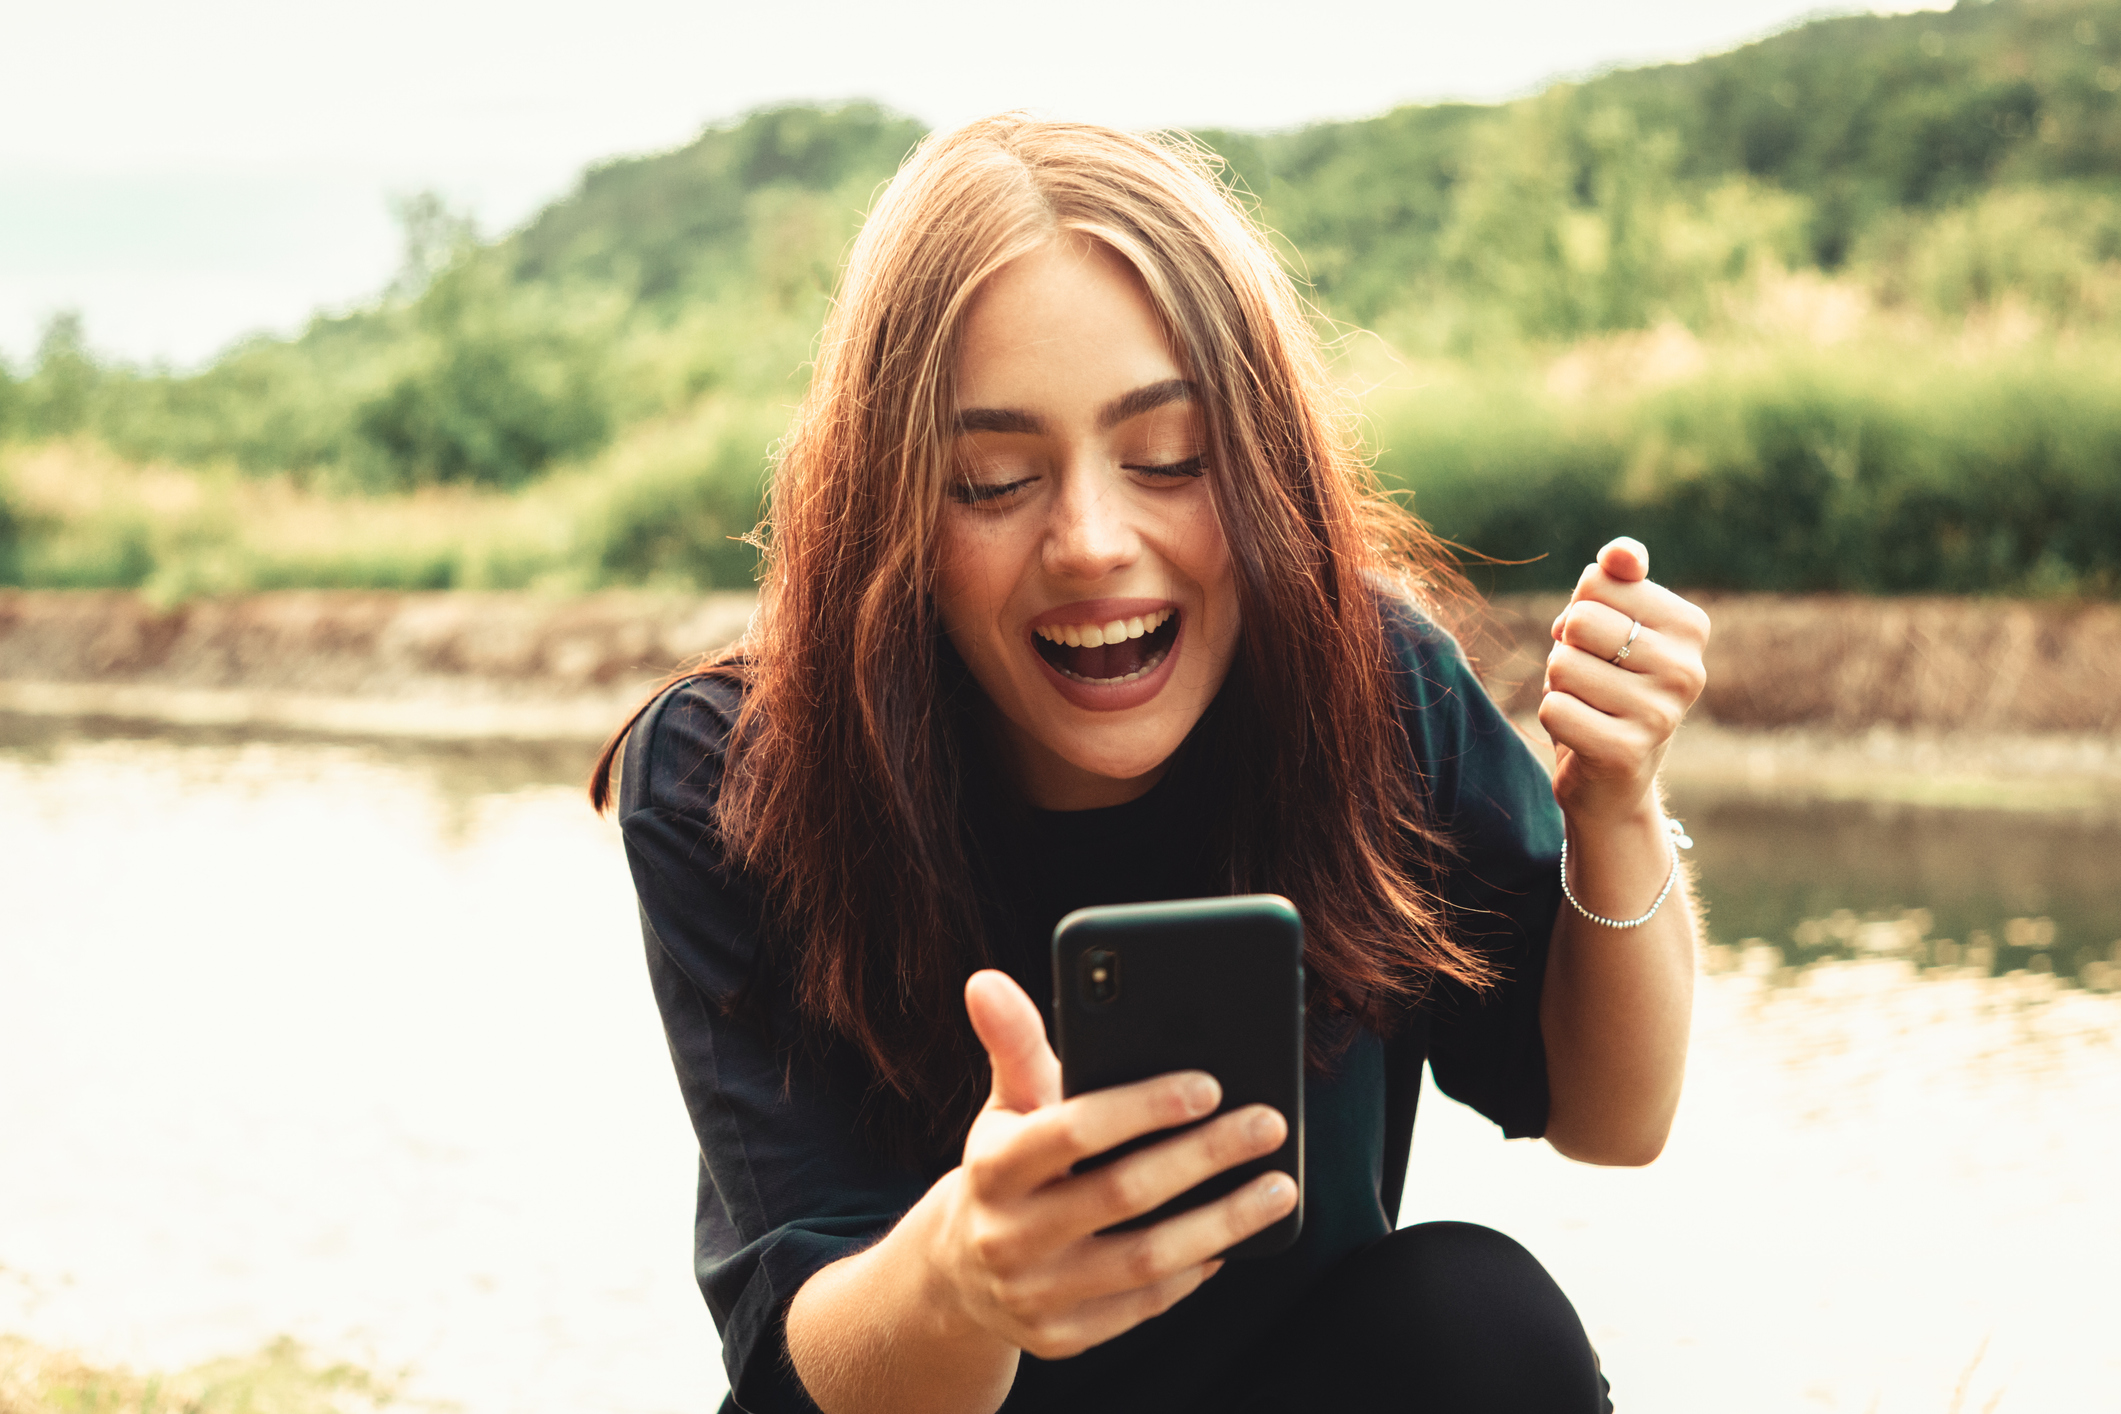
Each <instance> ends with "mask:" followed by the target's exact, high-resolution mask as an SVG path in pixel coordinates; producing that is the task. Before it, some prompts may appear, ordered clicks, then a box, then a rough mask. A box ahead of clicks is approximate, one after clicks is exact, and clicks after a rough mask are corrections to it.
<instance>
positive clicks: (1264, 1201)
mask: <svg viewBox="0 0 2121 1414" xmlns="http://www.w3.org/2000/svg"><path fill="white" fill-rule="evenodd" d="M1289 1191H1290V1190H1289V1180H1287V1179H1286V1178H1282V1177H1280V1176H1278V1175H1277V1176H1276V1177H1275V1179H1274V1181H1273V1182H1271V1183H1269V1184H1268V1185H1267V1186H1266V1187H1265V1188H1262V1189H1261V1190H1260V1191H1259V1205H1260V1206H1261V1207H1262V1208H1279V1207H1280V1206H1281V1205H1282V1203H1283V1201H1284V1200H1286V1199H1287V1198H1288V1196H1289Z"/></svg>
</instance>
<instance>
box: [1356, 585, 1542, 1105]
mask: <svg viewBox="0 0 2121 1414" xmlns="http://www.w3.org/2000/svg"><path fill="white" fill-rule="evenodd" d="M1393 631H1394V638H1395V640H1396V647H1397V648H1398V656H1399V687H1400V692H1401V702H1402V720H1403V721H1404V722H1405V724H1406V729H1407V738H1408V743H1409V745H1410V746H1411V747H1412V749H1413V754H1414V759H1415V764H1416V765H1417V767H1418V768H1419V769H1420V771H1421V773H1422V777H1423V779H1424V781H1425V782H1426V785H1427V793H1428V799H1429V802H1430V806H1431V809H1432V810H1433V811H1434V812H1435V818H1436V820H1437V821H1438V823H1440V824H1441V825H1442V826H1443V828H1444V830H1445V831H1446V833H1447V835H1448V837H1449V838H1450V840H1451V842H1452V844H1453V845H1454V846H1455V848H1456V854H1455V857H1449V858H1446V859H1445V860H1444V861H1443V862H1442V872H1441V877H1440V879H1439V883H1438V889H1439V892H1440V893H1441V894H1442V897H1443V900H1444V904H1445V907H1446V912H1447V915H1448V919H1449V924H1450V926H1451V928H1452V929H1453V932H1454V934H1455V936H1456V937H1458V938H1459V940H1461V941H1462V942H1465V943H1467V944H1469V945H1470V946H1472V947H1474V948H1476V949H1478V950H1479V951H1480V952H1481V953H1482V955H1483V956H1485V957H1486V958H1487V959H1488V961H1489V962H1490V963H1491V964H1492V965H1493V966H1494V968H1495V970H1496V972H1497V974H1498V981H1497V982H1496V984H1495V985H1494V986H1492V987H1490V988H1487V989H1485V990H1479V991H1476V990H1475V989H1473V988H1470V987H1467V986H1464V985H1463V984H1460V983H1456V982H1450V981H1439V982H1438V984H1437V985H1436V986H1435V987H1433V988H1432V989H1431V991H1430V994H1429V996H1428V997H1427V999H1426V1000H1425V1002H1424V1009H1425V1010H1426V1011H1427V1013H1428V1031H1429V1047H1428V1050H1429V1068H1430V1072H1431V1073H1432V1074H1433V1075H1434V1076H1435V1078H1436V1085H1437V1088H1439V1089H1440V1090H1442V1091H1443V1092H1444V1093H1445V1094H1447V1095H1449V1096H1451V1097H1452V1098H1453V1099H1455V1100H1459V1101H1461V1102H1463V1103H1465V1104H1467V1105H1470V1106H1472V1107H1473V1108H1474V1109H1476V1110H1478V1111H1480V1112H1481V1113H1482V1114H1484V1115H1486V1116H1487V1117H1488V1118H1489V1119H1491V1120H1493V1121H1494V1122H1495V1123H1496V1124H1498V1125H1500V1126H1501V1127H1502V1131H1503V1133H1504V1135H1505V1136H1507V1137H1509V1138H1511V1139H1529V1138H1536V1137H1538V1136H1539V1135H1542V1134H1544V1133H1545V1132H1546V1125H1547V1101H1548V1096H1547V1065H1546V1042H1545V1039H1544V1037H1543V1036H1542V1035H1541V1033H1540V1029H1539V997H1540V990H1541V986H1542V983H1543V982H1544V979H1545V974H1546V963H1547V947H1548V943H1549V940H1550V939H1551V938H1552V936H1553V931H1554V918H1555V912H1556V910H1557V909H1558V908H1559V907H1560V905H1561V887H1560V882H1559V877H1560V876H1559V875H1558V874H1557V872H1556V870H1557V868H1558V866H1559V861H1560V858H1561V830H1562V822H1561V810H1560V807H1559V806H1558V805H1556V804H1555V802H1554V790H1553V784H1552V781H1551V779H1550V778H1549V777H1548V775H1547V772H1546V768H1545V767H1544V766H1542V765H1541V764H1540V762H1539V760H1538V758H1537V757H1535V756H1534V755H1533V754H1532V749H1531V747H1530V746H1529V745H1527V744H1526V742H1525V740H1524V738H1522V737H1521V736H1519V735H1518V734H1517V731H1516V729H1515V728H1514V727H1512V726H1511V725H1510V723H1509V720H1508V719H1507V718H1505V717H1504V716H1503V715H1502V712H1501V711H1500V710H1499V709H1498V708H1497V707H1496V706H1495V703H1494V701H1493V700H1492V699H1491V698H1490V697H1489V696H1488V694H1487V691H1486V689H1484V688H1483V687H1481V685H1480V680H1479V679H1478V678H1477V677H1475V676H1474V674H1473V670H1472V668H1471V666H1470V665H1468V664H1467V662H1466V659H1465V655H1464V653H1463V652H1461V651H1460V649H1459V647H1458V644H1457V643H1456V641H1454V640H1453V639H1452V638H1451V637H1450V635H1449V634H1447V633H1445V632H1444V631H1443V630H1442V629H1440V628H1437V627H1436V626H1435V625H1433V624H1431V623H1429V622H1427V621H1426V620H1424V619H1420V618H1417V617H1415V616H1413V615H1412V614H1411V613H1407V614H1406V615H1405V617H1403V618H1399V619H1398V621H1397V622H1395V623H1394V624H1393Z"/></svg>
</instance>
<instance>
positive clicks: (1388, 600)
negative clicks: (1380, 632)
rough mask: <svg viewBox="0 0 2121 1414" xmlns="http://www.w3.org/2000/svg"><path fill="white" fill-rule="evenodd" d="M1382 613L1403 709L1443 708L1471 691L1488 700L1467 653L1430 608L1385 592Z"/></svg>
mask: <svg viewBox="0 0 2121 1414" xmlns="http://www.w3.org/2000/svg"><path fill="white" fill-rule="evenodd" d="M1378 614H1379V617H1380V618H1381V619H1382V620H1383V622H1384V631H1385V648H1386V651H1387V653H1388V654H1389V655H1390V658H1391V670H1392V674H1393V677H1394V678H1395V679H1396V682H1395V684H1394V685H1395V686H1396V687H1397V688H1398V689H1399V692H1400V695H1401V698H1402V699H1403V701H1402V705H1403V706H1404V707H1408V708H1412V709H1415V710H1419V709H1421V708H1424V707H1428V706H1432V705H1442V704H1444V703H1447V702H1449V701H1450V699H1452V698H1453V697H1462V696H1463V695H1464V694H1465V693H1466V692H1467V691H1468V690H1469V689H1470V690H1471V691H1472V693H1473V694H1474V695H1475V696H1476V697H1478V698H1479V699H1480V700H1481V701H1482V702H1485V701H1486V694H1485V692H1484V691H1482V689H1481V687H1480V679H1479V677H1478V676H1477V675H1476V674H1475V673H1474V672H1473V667H1472V664H1470V663H1469V662H1467V660H1466V654H1465V649H1464V648H1462V647H1460V646H1459V642H1458V639H1457V637H1456V636H1455V635H1454V634H1452V632H1451V631H1450V630H1449V629H1447V628H1445V627H1444V626H1443V624H1442V623H1441V622H1439V621H1438V619H1437V618H1436V616H1435V615H1434V614H1433V613H1432V612H1431V611H1430V610H1429V609H1428V607H1427V606H1425V605H1423V604H1421V603H1420V602H1418V601H1417V600H1415V599H1413V598H1412V597H1410V596H1409V595H1407V594H1405V593H1403V592H1399V591H1397V590H1381V591H1380V592H1379V594H1378Z"/></svg>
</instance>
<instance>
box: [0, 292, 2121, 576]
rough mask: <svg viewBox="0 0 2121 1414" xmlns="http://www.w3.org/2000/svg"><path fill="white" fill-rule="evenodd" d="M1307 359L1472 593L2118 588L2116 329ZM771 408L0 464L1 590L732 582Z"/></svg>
mask: <svg viewBox="0 0 2121 1414" xmlns="http://www.w3.org/2000/svg"><path fill="white" fill-rule="evenodd" d="M781 352H782V353H783V354H785V355H786V356H787V358H788V359H789V360H790V366H791V367H792V366H794V364H795V362H796V361H797V360H798V358H799V355H798V354H797V353H796V352H795V351H794V350H793V349H792V348H791V349H786V350H782V351H781ZM1338 353H1339V360H1340V371H1341V375H1342V377H1343V379H1344V381H1345V383H1346V385H1347V387H1348V389H1349V391H1350V392H1351V394H1352V396H1353V398H1354V400H1355V402H1356V404H1357V405H1358V407H1359V408H1360V410H1361V412H1362V414H1363V423H1362V425H1363V428H1364V431H1365V436H1366V440H1367V442H1368V444H1369V446H1370V448H1371V450H1372V452H1373V453H1374V455H1375V458H1376V464H1377V468H1378V471H1379V474H1380V476H1381V478H1382V479H1383V481H1384V482H1385V483H1386V484H1387V485H1388V486H1389V487H1391V488H1393V489H1395V490H1397V491H1401V492H1404V493H1408V494H1410V495H1411V497H1412V504H1413V507H1414V509H1415V511H1416V512H1417V513H1418V514H1420V515H1421V516H1422V517H1423V518H1424V519H1426V520H1427V521H1429V522H1430V523H1431V524H1432V525H1433V526H1434V527H1435V528H1436V529H1437V530H1438V531H1439V532H1441V533H1442V534H1443V535H1445V536H1446V537H1447V538H1449V539H1451V540H1453V541H1456V542H1458V543H1460V544H1462V545H1464V546H1466V547H1468V548H1469V549H1470V550H1472V551H1474V552H1476V554H1477V555H1478V556H1484V557H1488V558H1489V559H1491V560H1492V561H1494V562H1495V563H1491V564H1485V565H1483V566H1481V567H1480V568H1479V571H1478V573H1477V574H1476V579H1477V580H1478V581H1480V582H1481V583H1482V585H1483V587H1485V588H1488V589H1491V590H1494V591H1496V592H1506V591H1512V590H1533V589H1553V588H1563V587H1566V586H1567V585H1569V584H1571V583H1572V582H1573V579H1574V573H1575V567H1576V566H1578V565H1580V564H1582V563H1584V562H1585V561H1587V560H1588V559H1590V558H1591V556H1592V555H1593V553H1594V552H1595V551H1596V549H1597V547H1598V546H1599V545H1600V544H1602V543H1603V542H1604V541H1605V540H1606V539H1608V538H1610V537H1611V536H1613V535H1616V534H1621V533H1628V534H1633V535H1636V536H1638V537H1639V538H1641V539H1643V540H1645V541H1647V542H1649V543H1651V544H1652V545H1653V546H1654V547H1656V555H1657V566H1658V573H1659V577H1660V578H1663V579H1666V580H1668V581H1670V582H1674V583H1678V584H1683V585H1686V586H1689V587H1692V588H1705V589H1733V590H1766V591H1789V592H1857V593H1959V594H2007V595H2021V596H2036V597H2080V598H2113V597H2115V596H2117V595H2121V329H2111V330H2110V329H2107V328H2106V327H2105V326H2104V325H2103V324H2102V325H2099V326H2097V327H2092V328H2080V327H2078V326H2076V325H2074V324H2071V323H2069V322H2068V321H2065V320H2060V319H2058V318H2057V317H2055V316H2054V315H2053V314H2052V312H2051V311H2043V310H2042V309H2041V308H2039V307H2037V306H2036V305H2034V304H2032V303H2030V302H2027V301H2023V300H2006V301H2004V302H2002V303H2000V304H1997V305H1993V306H1983V307H1981V308H1980V309H1978V310H1977V311H1976V312H1975V313H1973V314H1971V315H1964V316H1950V315H1946V314H1942V313H1938V312H1936V311H1934V310H1929V309H1927V308H1925V307H1923V306H1921V305H1919V304H1917V303H1914V302H1910V301H1908V300H1905V299H1902V300H1898V301H1897V302H1894V301H1888V300H1886V299H1885V298H1884V297H1883V296H1881V294H1880V293H1879V291H1878V290H1877V289H1876V288H1875V287H1874V286H1873V285H1871V284H1866V283H1864V282H1862V281H1860V280H1858V279H1855V278H1853V277H1851V278H1844V279H1839V280H1830V279H1827V278H1825V277H1822V276H1818V275H1816V274H1808V275H1807V274H1799V275H1787V274H1780V275H1771V276H1766V277H1762V278H1760V279H1756V280H1754V281H1753V282H1751V283H1750V284H1748V285H1747V286H1745V287H1744V289H1743V290H1735V289H1734V291H1733V292H1731V294H1730V298H1729V299H1727V300H1726V301H1725V303H1724V305H1723V306H1722V307H1721V308H1720V310H1719V312H1718V313H1717V315H1716V317H1715V318H1714V319H1713V320H1711V321H1709V325H1708V327H1707V329H1706V331H1705V332H1695V331H1691V330H1689V329H1688V328H1686V327H1684V326H1681V325H1679V324H1676V323H1669V322H1667V323H1663V324H1658V325H1654V326H1652V327H1650V328H1647V329H1640V330H1632V331H1623V332H1618V333H1605V334H1598V335H1593V336H1589V337H1586V338H1582V339H1579V340H1576V341H1574V342H1571V343H1566V344H1559V345H1543V346H1529V345H1528V346H1520V347H1513V348H1511V349H1508V350H1506V351H1503V352H1500V353H1490V354H1486V355H1477V356H1476V355H1464V354H1462V355H1457V356H1452V357H1435V358H1429V359H1421V358H1413V357H1408V356H1406V355H1404V354H1402V353H1400V352H1397V351H1395V350H1394V349H1393V347H1392V346H1391V345H1389V344H1387V343H1386V342H1385V340H1384V339H1382V338H1380V337H1378V336H1375V335H1360V336H1351V337H1349V338H1346V339H1344V340H1342V341H1341V342H1340V344H1339V346H1338ZM797 392H798V388H797V386H796V384H795V382H794V381H793V380H786V381H784V382H783V383H781V384H779V385H775V386H771V387H768V386H764V385H760V386H752V387H745V388H738V387H731V386H725V385H719V384H710V385H709V386H708V387H706V388H705V389H704V390H703V391H697V392H694V393H691V394H685V393H683V392H682V391H681V390H669V391H668V392H667V398H666V399H665V400H666V401H669V402H670V403H671V404H672V405H671V406H670V407H669V408H668V409H666V410H665V411H662V412H659V413H656V414H654V415H652V416H645V417H643V418H640V419H638V420H636V421H634V422H633V423H632V424H630V426H629V427H628V428H627V430H625V431H624V432H622V433H620V434H619V435H618V436H617V437H616V438H615V439H614V440H613V441H611V442H610V443H608V444H607V445H605V446H604V447H602V448H601V449H600V450H597V451H595V452H591V453H587V454H584V455H581V456H578V457H576V458H574V459H573V460H571V461H567V462H563V463H562V464H560V465H559V466H558V467H556V468H555V469H554V470H552V471H550V472H548V473H546V474H544V475H542V476H540V477H537V478H534V479H531V480H529V481H527V482H523V483H521V484H517V485H512V486H503V485H496V484H486V483H478V482H472V481H464V480H459V481H455V482H430V483H427V484H421V485H416V486H412V487H410V488H399V489H395V490H393V489H378V488H377V487H376V486H374V485H370V484H363V483H358V482H349V481H347V480H345V479H344V478H340V477H335V476H329V475H319V474H314V473H310V474H304V473H298V472H282V473H277V474H270V475H261V474H259V473H258V472H256V471H255V469H252V468H248V467H244V466H242V465H240V464H238V463H236V462H234V461H230V460H223V461H212V460H204V461H192V462H184V461H180V460H176V459H171V458H152V457H151V458H139V457H129V456H126V455H122V454H121V453H120V452H118V451H114V450H112V447H111V444H110V443H108V442H107V441H104V440H100V439H98V438H96V437H94V436H91V435H89V434H85V433H81V434H75V435H73V436H70V437H65V438H55V439H46V440H42V441H35V442H20V441H18V442H14V443H0V584H6V583H12V584H17V585H22V586H26V587H33V588H127V589H137V590H141V591H144V592H146V593H147V594H148V595H149V596H150V597H152V598H154V599H156V600H158V601H161V602H174V601H178V600H183V599H187V598H191V597H196V596H200V595H222V594H238V593H244V592H250V591H257V590H267V589H276V588H294V587H315V588H370V589H391V590H433V589H538V590H548V591H552V592H582V591H586V590H591V589H596V588H600V587H604V586H607V585H617V584H626V585H644V586H649V587H656V588H666V589H693V588H711V587H712V588H740V587H744V586H747V585H748V584H749V583H750V582H751V579H752V575H753V572H754V569H755V564H756V560H755V555H754V553H753V551H752V550H751V549H750V547H748V546H747V545H744V544H743V543H741V542H740V540H739V539H738V538H737V537H740V536H742V535H743V534H744V533H745V532H747V531H749V530H750V529H751V528H752V526H753V524H754V523H755V521H756V520H757V518H758V516H759V515H760V513H761V509H762V495H763V489H764V482H765V475H766V470H767V466H768V461H769V457H770V452H771V448H772V446H773V444H774V442H775V441H776V439H777V438H778V437H779V436H780V435H781V433H782V431H783V430H784V428H785V425H786V419H787V417H788V413H789V410H790V407H791V405H792V403H793V401H794V398H795V396H796V395H797Z"/></svg>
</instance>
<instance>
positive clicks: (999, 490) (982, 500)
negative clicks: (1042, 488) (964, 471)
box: [950, 477, 1032, 506]
mask: <svg viewBox="0 0 2121 1414" xmlns="http://www.w3.org/2000/svg"><path fill="white" fill-rule="evenodd" d="M1031 481H1032V478H1030V477H1023V478H1021V479H1019V480H1016V481H957V482H953V483H951V486H950V499H951V500H953V501H955V502H957V503H958V504H959V505H961V506H980V505H985V504H987V503H988V502H990V501H999V500H1001V499H1003V498H1004V497H1007V496H1011V495H1014V494H1015V493H1016V492H1018V491H1021V490H1022V489H1023V488H1024V487H1026V486H1029V485H1030V484H1031Z"/></svg>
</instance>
